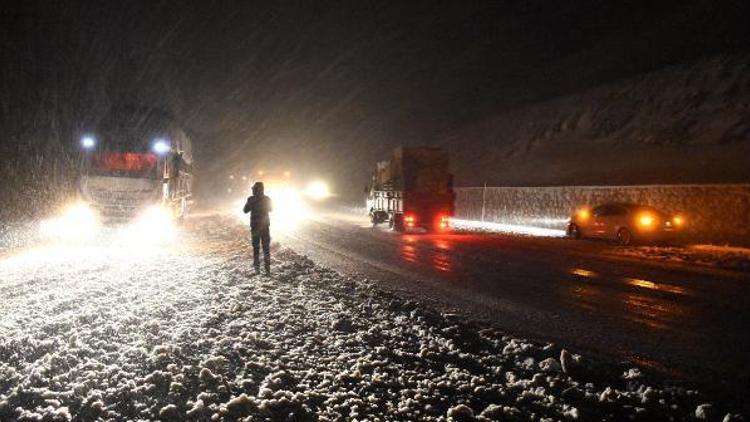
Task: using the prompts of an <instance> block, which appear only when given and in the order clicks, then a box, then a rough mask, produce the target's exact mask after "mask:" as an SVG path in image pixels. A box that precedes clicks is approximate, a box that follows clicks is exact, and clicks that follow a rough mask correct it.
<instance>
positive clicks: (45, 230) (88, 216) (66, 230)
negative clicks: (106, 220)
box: [39, 202, 99, 240]
mask: <svg viewBox="0 0 750 422" xmlns="http://www.w3.org/2000/svg"><path fill="white" fill-rule="evenodd" d="M39 231H40V234H41V235H42V236H43V237H46V238H58V239H64V240H83V239H89V238H91V237H94V236H95V235H96V234H97V233H98V231H99V218H98V216H97V214H96V212H95V211H94V210H93V209H91V207H89V206H88V204H86V203H85V202H76V203H74V204H71V205H68V206H67V207H66V208H65V209H64V210H63V212H62V213H61V214H60V215H59V216H57V217H53V218H50V219H47V220H43V221H42V222H41V223H40V224H39Z"/></svg>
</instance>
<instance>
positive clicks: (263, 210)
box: [242, 182, 272, 275]
mask: <svg viewBox="0 0 750 422" xmlns="http://www.w3.org/2000/svg"><path fill="white" fill-rule="evenodd" d="M242 211H244V212H245V214H247V213H250V238H251V239H252V241H253V266H254V267H255V272H256V273H258V272H260V247H261V245H263V265H264V267H265V270H266V275H270V274H271V217H270V216H269V215H268V214H269V213H270V212H271V211H272V205H271V198H269V197H267V196H266V195H265V194H264V193H263V182H255V184H254V185H253V195H252V196H250V197H248V198H247V202H246V203H245V207H244V208H243V209H242Z"/></svg>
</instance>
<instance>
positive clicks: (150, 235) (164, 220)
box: [125, 205, 177, 242]
mask: <svg viewBox="0 0 750 422" xmlns="http://www.w3.org/2000/svg"><path fill="white" fill-rule="evenodd" d="M176 233H177V230H176V228H175V224H174V219H173V218H172V213H171V212H170V211H169V209H167V208H164V207H162V206H159V205H155V206H152V207H149V208H146V209H145V210H144V211H143V212H142V213H141V214H140V215H139V216H138V217H137V218H136V219H135V220H134V221H133V223H132V224H131V225H129V226H128V227H126V230H125V234H126V237H127V238H130V239H131V240H132V239H138V240H143V241H150V242H153V241H162V240H169V239H171V238H173V237H174V236H175V234H176Z"/></svg>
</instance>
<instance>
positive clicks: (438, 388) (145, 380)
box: [0, 215, 723, 421]
mask: <svg viewBox="0 0 750 422" xmlns="http://www.w3.org/2000/svg"><path fill="white" fill-rule="evenodd" d="M179 236H180V237H179V240H175V241H173V242H172V244H174V245H177V246H176V247H175V248H172V249H170V250H167V249H165V248H162V247H159V245H151V246H147V245H133V244H131V243H123V244H111V243H104V240H102V241H101V242H97V244H93V245H77V246H71V245H59V244H58V245H55V244H48V245H40V246H37V247H33V248H28V249H25V250H21V251H15V252H13V253H11V254H5V255H3V256H0V274H2V278H1V279H0V296H1V297H2V307H0V420H55V421H56V420H61V421H64V420H94V419H103V420H121V419H131V420H153V419H163V420H206V419H211V418H218V419H222V420H236V419H239V418H248V420H263V419H267V420H285V419H286V420H341V419H360V420H362V419H367V420H395V419H408V420H416V419H421V420H445V419H449V418H453V419H455V420H471V419H475V418H478V419H483V420H498V419H510V420H513V419H518V420H526V419H535V420H538V419H542V418H549V420H564V419H586V420H607V419H608V420H623V419H625V418H629V417H634V418H636V419H640V420H653V419H654V418H658V419H666V418H668V417H670V416H674V417H676V418H677V419H683V418H691V417H693V416H695V415H696V414H697V415H699V416H701V415H704V414H708V415H709V416H710V415H711V414H713V415H714V416H723V412H719V411H718V409H714V408H712V407H710V406H708V407H706V406H704V407H698V406H699V405H701V404H702V403H703V401H704V400H706V398H704V397H701V396H700V395H699V394H698V393H697V392H695V391H691V390H688V389H685V388H681V387H669V386H665V385H661V384H660V383H659V382H658V381H655V380H651V379H649V378H648V377H646V376H644V375H643V374H642V373H641V372H640V371H638V370H637V369H635V368H632V367H629V366H628V367H625V366H621V365H614V364H612V365H609V364H602V363H600V362H594V361H592V360H589V359H586V358H585V357H580V356H578V355H575V354H573V353H569V352H567V351H563V350H561V349H560V348H559V347H557V346H555V345H553V344H537V343H532V342H529V341H525V340H523V339H518V338H513V337H510V336H507V335H505V334H504V333H501V332H498V331H496V330H494V329H492V328H491V327H488V326H483V325H481V324H479V323H474V322H471V321H467V320H464V319H462V318H460V317H458V316H455V315H451V314H444V313H439V312H437V311H435V310H433V309H431V308H430V307H426V306H423V305H421V304H419V303H415V302H411V301H409V300H405V299H403V298H400V297H398V296H397V295H395V294H393V293H388V292H385V291H382V290H380V289H379V288H377V287H376V286H374V285H372V284H369V283H368V282H366V281H365V280H356V279H350V278H347V277H345V276H342V275H340V274H338V273H335V272H333V271H331V270H328V269H325V268H322V267H320V266H318V265H316V264H315V263H313V262H312V261H310V260H309V259H307V258H305V257H303V256H301V255H298V254H296V253H294V252H292V251H291V250H289V249H286V248H284V247H283V246H279V245H278V244H277V245H275V256H274V270H273V271H274V274H273V276H271V277H264V276H256V275H254V274H253V272H252V271H251V269H250V265H249V263H248V258H247V257H248V253H247V242H246V239H245V232H244V229H243V228H242V227H241V226H239V225H237V224H236V223H235V222H234V220H232V219H231V218H228V217H221V216H217V215H210V216H203V217H199V218H195V219H193V220H192V221H191V222H190V223H189V224H188V225H187V226H186V227H185V228H184V230H183V231H182V233H180V234H179ZM105 240H106V239H105ZM696 412H697V413H696Z"/></svg>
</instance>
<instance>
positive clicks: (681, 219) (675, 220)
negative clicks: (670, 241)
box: [672, 215, 685, 227]
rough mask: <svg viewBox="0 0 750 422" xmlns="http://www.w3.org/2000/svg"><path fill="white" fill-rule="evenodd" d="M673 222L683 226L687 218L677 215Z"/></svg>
mask: <svg viewBox="0 0 750 422" xmlns="http://www.w3.org/2000/svg"><path fill="white" fill-rule="evenodd" d="M672 224H674V225H675V226H677V227H682V225H684V224H685V218H684V217H681V216H679V215H677V216H675V217H674V218H672Z"/></svg>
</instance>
